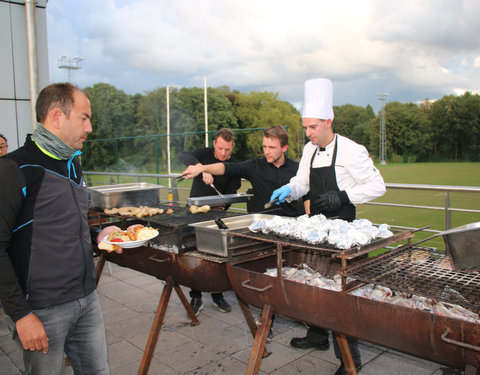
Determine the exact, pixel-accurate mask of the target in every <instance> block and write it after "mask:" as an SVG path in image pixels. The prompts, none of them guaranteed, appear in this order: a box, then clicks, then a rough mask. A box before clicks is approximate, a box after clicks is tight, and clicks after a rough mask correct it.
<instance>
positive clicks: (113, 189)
mask: <svg viewBox="0 0 480 375" xmlns="http://www.w3.org/2000/svg"><path fill="white" fill-rule="evenodd" d="M161 187H162V186H161V185H155V184H150V183H147V182H137V183H128V184H117V185H101V186H95V187H89V188H88V191H89V195H90V207H98V208H103V209H105V208H113V207H125V206H135V207H138V206H157V205H159V204H160V188H161Z"/></svg>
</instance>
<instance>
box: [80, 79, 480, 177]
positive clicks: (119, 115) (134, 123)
mask: <svg viewBox="0 0 480 375" xmlns="http://www.w3.org/2000/svg"><path fill="white" fill-rule="evenodd" d="M85 92H87V93H88V95H89V97H90V102H91V106H92V123H93V132H92V134H91V135H90V136H89V138H88V141H87V142H86V143H85V147H84V160H83V163H84V164H86V165H87V166H86V167H87V168H88V170H96V169H97V170H110V169H112V168H114V167H115V168H116V169H120V170H124V171H125V170H126V171H128V170H130V169H131V170H137V171H138V170H141V169H143V170H145V171H155V170H157V171H158V170H165V167H166V160H167V158H166V156H167V146H166V138H165V135H166V133H167V105H166V101H167V93H166V88H165V87H163V88H158V89H155V90H152V91H148V92H145V93H143V94H135V95H128V94H126V93H125V92H123V91H122V90H119V89H117V88H115V87H114V86H112V85H109V84H106V83H97V84H95V85H93V86H91V87H87V88H85ZM168 99H169V118H170V133H171V137H170V153H171V160H172V163H173V165H174V167H175V166H179V165H177V164H176V163H177V159H178V158H177V156H178V154H179V153H180V152H181V151H183V150H188V149H193V148H197V147H203V146H204V139H205V135H204V129H205V112H204V111H205V107H204V89H203V88H197V87H193V88H187V87H183V88H177V87H171V88H170V89H169V95H168ZM207 108H208V117H207V118H208V129H209V131H210V132H212V133H214V132H215V131H216V130H218V129H220V128H223V127H227V128H231V129H234V130H237V132H236V133H235V149H234V156H235V157H236V158H237V159H238V160H245V159H248V158H251V157H255V156H261V155H262V154H263V152H262V132H261V130H259V129H262V128H267V127H270V126H274V125H282V126H285V127H286V128H287V129H288V133H289V149H288V155H289V157H291V158H293V159H297V160H298V159H299V158H300V157H301V154H302V149H303V145H304V144H305V143H306V142H307V141H308V139H306V138H305V136H304V133H303V129H302V123H301V115H300V112H299V111H298V110H297V109H296V108H295V107H294V106H293V105H292V104H290V103H289V102H287V101H284V100H280V99H279V98H278V94H276V93H271V92H266V91H265V92H257V91H252V92H250V93H240V92H238V91H236V90H231V89H230V88H229V87H226V86H223V87H216V88H211V87H209V88H208V89H207ZM384 111H385V125H386V150H387V160H388V161H395V162H398V161H403V162H416V161H449V160H455V161H478V160H479V159H480V156H479V155H480V152H479V151H480V139H479V133H480V119H479V115H480V96H479V95H472V94H470V93H469V92H467V93H465V94H464V95H463V96H453V95H451V96H444V97H443V98H441V99H439V100H437V101H435V102H431V101H425V102H423V103H422V104H420V105H417V104H414V103H399V102H388V103H387V104H386V105H385V107H384ZM334 112H335V119H334V121H333V127H334V129H335V131H336V132H338V133H339V134H342V135H344V136H347V137H349V138H351V139H353V140H354V141H356V142H358V143H360V144H363V145H365V146H366V147H367V149H368V150H369V152H370V155H371V156H372V158H373V159H375V160H377V159H378V154H379V129H380V123H381V113H378V114H375V113H374V111H373V109H372V107H371V106H370V105H367V106H366V107H361V106H355V105H351V104H345V105H341V106H335V107H334ZM211 136H212V134H210V137H211Z"/></svg>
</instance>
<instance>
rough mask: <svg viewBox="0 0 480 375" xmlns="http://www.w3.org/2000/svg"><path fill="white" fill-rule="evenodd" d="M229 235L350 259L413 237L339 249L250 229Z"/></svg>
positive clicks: (399, 235)
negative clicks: (342, 255) (343, 255)
mask: <svg viewBox="0 0 480 375" xmlns="http://www.w3.org/2000/svg"><path fill="white" fill-rule="evenodd" d="M229 233H230V234H232V235H235V236H240V237H246V238H250V239H254V240H258V241H266V242H273V243H280V244H282V245H284V246H292V247H299V248H302V249H310V250H317V251H324V252H329V253H337V254H338V253H342V254H343V253H348V254H349V257H350V258H355V257H356V256H357V255H356V253H360V254H359V255H361V254H365V253H367V252H370V251H372V250H376V249H380V248H382V247H384V246H387V245H389V244H392V243H397V242H399V241H402V240H405V239H408V238H409V237H411V232H399V233H397V234H394V235H393V236H391V237H388V238H384V239H376V240H374V241H372V242H370V243H369V244H367V245H362V246H355V247H352V248H350V249H338V248H336V247H334V246H333V245H330V244H329V243H328V242H323V243H321V244H317V245H312V244H309V243H307V242H305V241H301V240H297V239H295V238H291V237H288V236H280V235H278V234H275V233H263V232H256V233H255V232H252V231H251V230H249V229H248V228H242V229H238V230H232V231H229ZM350 255H351V256H350ZM347 258H348V257H347Z"/></svg>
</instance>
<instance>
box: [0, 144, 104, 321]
mask: <svg viewBox="0 0 480 375" xmlns="http://www.w3.org/2000/svg"><path fill="white" fill-rule="evenodd" d="M0 179H1V180H2V183H1V184H0V202H1V203H0V300H1V302H2V307H3V308H4V310H5V312H6V313H7V314H8V315H9V316H10V317H11V318H12V319H13V320H14V321H16V320H18V319H20V318H22V317H23V316H25V315H26V314H28V313H29V312H30V311H31V310H32V309H43V308H47V307H49V306H55V305H59V304H61V303H65V302H69V301H73V300H75V299H78V298H81V297H84V296H86V295H88V294H90V293H91V292H92V291H93V290H95V287H96V274H95V267H94V263H93V252H92V244H91V235H90V230H89V226H88V218H87V216H88V215H87V212H88V193H87V189H86V185H85V182H84V179H83V175H82V171H81V167H80V164H79V162H78V160H77V159H76V158H75V159H74V158H73V157H72V159H70V160H68V161H67V160H58V159H55V158H53V157H51V156H48V155H47V154H46V153H44V152H42V150H40V148H39V147H38V146H37V145H36V144H35V143H34V142H33V141H32V140H31V138H30V136H28V137H27V140H26V142H25V145H24V146H23V147H21V148H19V149H18V150H16V151H14V152H11V153H9V154H7V155H5V156H4V157H2V158H0Z"/></svg>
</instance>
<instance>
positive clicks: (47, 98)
mask: <svg viewBox="0 0 480 375" xmlns="http://www.w3.org/2000/svg"><path fill="white" fill-rule="evenodd" d="M76 91H79V92H82V93H83V91H82V90H80V89H79V88H78V87H77V86H75V85H73V84H71V83H69V82H66V83H52V84H51V85H48V86H46V87H45V88H44V89H43V90H42V91H40V94H39V95H38V98H37V104H36V106H35V111H36V113H37V121H38V122H40V123H43V122H44V121H45V120H46V118H47V115H48V112H49V111H50V110H51V109H52V108H59V109H60V110H61V111H62V112H63V113H64V114H65V116H67V117H68V116H70V112H71V111H72V108H73V106H74V103H75V99H74V98H73V94H74V93H75V92H76Z"/></svg>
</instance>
